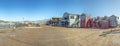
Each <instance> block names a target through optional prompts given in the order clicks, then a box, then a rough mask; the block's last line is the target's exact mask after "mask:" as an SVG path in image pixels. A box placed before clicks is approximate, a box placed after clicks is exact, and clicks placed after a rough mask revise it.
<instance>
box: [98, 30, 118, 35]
mask: <svg viewBox="0 0 120 46" xmlns="http://www.w3.org/2000/svg"><path fill="white" fill-rule="evenodd" d="M107 34H120V29H114V30H110V31H106V32H103V33H102V34H101V35H99V36H106V35H107Z"/></svg>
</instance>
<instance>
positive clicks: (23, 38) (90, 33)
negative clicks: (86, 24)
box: [0, 26, 120, 46]
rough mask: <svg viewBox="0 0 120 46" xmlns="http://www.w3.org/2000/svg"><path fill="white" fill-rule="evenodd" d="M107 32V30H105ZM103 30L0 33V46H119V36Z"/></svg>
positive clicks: (47, 30) (66, 29)
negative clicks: (104, 34)
mask: <svg viewBox="0 0 120 46" xmlns="http://www.w3.org/2000/svg"><path fill="white" fill-rule="evenodd" d="M105 30H109V29H105ZM105 30H104V29H85V28H84V29H83V28H64V27H51V26H43V27H40V28H24V29H21V30H16V31H12V32H11V31H10V32H6V33H0V46H120V35H119V34H111V35H107V36H106V37H102V36H99V35H100V34H101V33H102V32H103V31H105Z"/></svg>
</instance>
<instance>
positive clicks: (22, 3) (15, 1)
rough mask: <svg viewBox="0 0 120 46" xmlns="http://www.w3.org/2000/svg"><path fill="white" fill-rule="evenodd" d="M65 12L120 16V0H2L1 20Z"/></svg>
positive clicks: (35, 18)
mask: <svg viewBox="0 0 120 46" xmlns="http://www.w3.org/2000/svg"><path fill="white" fill-rule="evenodd" d="M64 12H69V13H75V14H81V13H87V14H90V15H91V16H93V17H95V16H105V15H107V16H110V15H112V14H115V15H117V16H120V0H0V20H7V21H22V20H23V18H25V20H31V21H33V20H42V19H49V18H51V17H53V16H63V13H64Z"/></svg>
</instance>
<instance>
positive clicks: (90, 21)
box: [87, 18, 93, 28]
mask: <svg viewBox="0 0 120 46" xmlns="http://www.w3.org/2000/svg"><path fill="white" fill-rule="evenodd" d="M87 27H90V28H92V27H93V18H90V19H89V20H88V22H87Z"/></svg>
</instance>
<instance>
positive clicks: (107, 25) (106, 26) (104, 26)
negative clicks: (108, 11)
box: [101, 20, 109, 29]
mask: <svg viewBox="0 0 120 46" xmlns="http://www.w3.org/2000/svg"><path fill="white" fill-rule="evenodd" d="M101 28H103V29H106V28H109V21H106V20H103V21H101Z"/></svg>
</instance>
